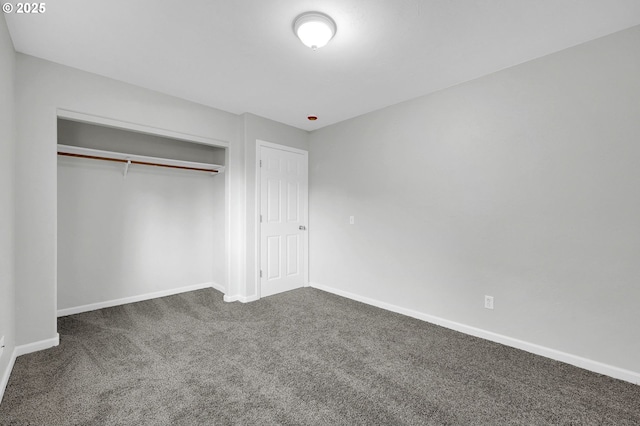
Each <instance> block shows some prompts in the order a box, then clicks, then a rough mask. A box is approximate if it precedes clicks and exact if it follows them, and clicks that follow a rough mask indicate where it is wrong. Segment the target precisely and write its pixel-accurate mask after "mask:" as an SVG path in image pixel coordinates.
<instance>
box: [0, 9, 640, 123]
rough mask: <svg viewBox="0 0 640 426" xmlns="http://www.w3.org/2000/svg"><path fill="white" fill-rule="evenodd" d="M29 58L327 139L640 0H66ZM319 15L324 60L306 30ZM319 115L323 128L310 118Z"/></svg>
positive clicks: (612, 24)
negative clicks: (325, 40)
mask: <svg viewBox="0 0 640 426" xmlns="http://www.w3.org/2000/svg"><path fill="white" fill-rule="evenodd" d="M46 7H47V10H46V12H45V13H44V14H42V15H17V14H15V13H13V14H8V15H5V16H6V19H7V23H8V26H9V30H10V33H11V37H12V39H13V43H14V46H15V48H16V50H17V51H19V52H22V53H26V54H29V55H33V56H37V57H40V58H44V59H48V60H50V61H53V62H58V63H61V64H65V65H68V66H71V67H75V68H79V69H81V70H86V71H90V72H93V73H96V74H100V75H104V76H108V77H111V78H114V79H117V80H121V81H125V82H128V83H132V84H136V85H138V86H142V87H146V88H149V89H153V90H157V91H160V92H164V93H167V94H170V95H174V96H178V97H181V98H184V99H189V100H191V101H195V102H199V103H202V104H205V105H209V106H212V107H215V108H219V109H223V110H226V111H230V112H233V113H236V114H241V113H243V112H251V113H254V114H257V115H260V116H263V117H267V118H270V119H273V120H276V121H280V122H282V123H286V124H289V125H292V126H295V127H299V128H301V129H306V130H313V129H317V128H320V127H323V126H326V125H329V124H332V123H336V122H339V121H342V120H345V119H348V118H351V117H354V116H357V115H361V114H364V113H366V112H369V111H373V110H376V109H379V108H382V107H385V106H388V105H392V104H395V103H398V102H401V101H404V100H407V99H411V98H415V97H417V96H420V95H424V94H428V93H431V92H434V91H436V90H439V89H443V88H445V87H448V86H452V85H455V84H458V83H461V82H464V81H468V80H471V79H474V78H477V77H480V76H482V75H486V74H488V73H492V72H494V71H497V70H500V69H503V68H506V67H510V66H513V65H516V64H519V63H522V62H525V61H528V60H531V59H534V58H537V57H540V56H544V55H547V54H549V53H552V52H556V51H558V50H561V49H565V48H567V47H570V46H574V45H576V44H579V43H583V42H585V41H588V40H592V39H594V38H598V37H601V36H604V35H607V34H610V33H613V32H616V31H619V30H622V29H625V28H629V27H631V26H634V25H638V24H640V1H639V0H322V1H320V0H316V1H313V0H190V1H175V0H174V1H169V0H55V1H49V2H46ZM310 10H318V11H321V12H324V13H326V14H328V15H330V16H331V17H332V18H333V19H334V20H335V21H336V24H337V26H338V31H337V34H336V36H335V37H334V39H333V40H332V41H331V42H330V43H329V44H328V45H327V46H326V47H324V48H322V49H319V50H317V51H315V52H314V51H312V50H311V49H309V48H307V47H305V46H304V45H303V44H302V43H301V42H300V41H299V40H298V39H297V38H296V37H295V35H294V34H293V31H292V24H293V20H294V18H295V17H296V16H297V15H299V14H300V13H302V12H305V11H310ZM310 114H313V115H317V116H318V117H319V119H318V121H316V122H310V121H308V120H307V119H306V117H307V115H310Z"/></svg>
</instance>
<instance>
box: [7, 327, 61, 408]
mask: <svg viewBox="0 0 640 426" xmlns="http://www.w3.org/2000/svg"><path fill="white" fill-rule="evenodd" d="M59 344H60V335H59V334H58V333H56V337H52V338H51V339H45V340H40V341H37V342H33V343H27V344H26V345H20V346H16V347H15V348H13V352H12V353H11V358H10V359H9V365H7V368H6V370H5V371H4V373H3V374H2V379H1V381H0V402H2V397H4V391H5V390H6V389H7V385H8V384H9V377H11V371H13V366H14V365H15V363H16V358H18V357H19V356H20V355H26V354H30V353H32V352H37V351H41V350H44V349H49V348H52V347H54V346H58V345H59Z"/></svg>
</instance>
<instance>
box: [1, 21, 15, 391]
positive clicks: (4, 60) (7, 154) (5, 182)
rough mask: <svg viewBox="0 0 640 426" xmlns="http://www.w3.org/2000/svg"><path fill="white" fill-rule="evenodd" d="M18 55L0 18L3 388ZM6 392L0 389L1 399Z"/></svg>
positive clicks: (10, 342) (10, 314)
mask: <svg viewBox="0 0 640 426" xmlns="http://www.w3.org/2000/svg"><path fill="white" fill-rule="evenodd" d="M14 70H15V52H14V51H13V44H12V43H11V38H10V37H9V32H8V31H7V24H6V22H5V20H4V16H0V336H4V337H5V345H6V347H5V348H4V352H3V354H2V357H0V386H2V380H3V378H4V376H5V372H6V371H7V367H8V365H9V361H10V359H11V354H12V353H13V348H14V346H15V335H14V329H15V321H14V291H15V281H14V266H13V264H14V259H13V248H14V241H13V237H14V234H13V228H14V209H13V206H14V185H13V173H14V168H13V164H14V150H15V144H16V132H15V130H16V128H15V119H14V78H15V73H14ZM1 398H2V389H0V399H1Z"/></svg>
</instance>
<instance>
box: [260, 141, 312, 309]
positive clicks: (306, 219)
mask: <svg viewBox="0 0 640 426" xmlns="http://www.w3.org/2000/svg"><path fill="white" fill-rule="evenodd" d="M263 146H264V147H267V148H273V149H279V150H282V151H288V152H293V153H296V154H302V155H303V156H304V157H305V159H306V160H307V205H306V206H305V207H306V209H305V217H304V222H305V223H306V224H307V225H306V226H307V238H305V240H304V259H303V262H302V263H303V265H304V273H303V278H304V286H305V287H308V286H309V166H308V165H309V151H305V150H303V149H298V148H293V147H290V146H286V145H280V144H277V143H273V142H267V141H264V140H261V139H256V163H255V165H254V166H255V169H254V170H255V174H256V183H255V184H256V186H255V191H254V192H255V206H256V211H255V212H254V220H255V230H256V232H255V244H254V249H255V254H254V258H255V265H254V266H255V273H254V283H255V286H256V298H257V299H261V298H262V283H261V281H260V265H261V263H262V259H261V253H262V251H261V246H260V237H261V236H262V227H261V225H260V211H261V207H262V206H261V205H260V198H261V197H260V196H261V194H262V193H261V188H262V187H261V181H260V180H261V173H260V151H261V148H262V147H263Z"/></svg>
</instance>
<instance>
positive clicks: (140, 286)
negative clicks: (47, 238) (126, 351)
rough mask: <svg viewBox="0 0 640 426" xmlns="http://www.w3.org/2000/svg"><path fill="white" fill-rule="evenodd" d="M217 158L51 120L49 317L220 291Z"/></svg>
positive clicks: (203, 148) (190, 146)
mask: <svg viewBox="0 0 640 426" xmlns="http://www.w3.org/2000/svg"><path fill="white" fill-rule="evenodd" d="M224 165H225V148H223V147H216V146H209V145H204V144H198V143H193V142H187V141H184V140H178V139H172V138H167V137H161V136H156V135H150V134H145V133H138V132H133V131H128V130H123V129H118V128H112V127H106V126H100V125H95V124H89V123H82V122H76V121H71V120H65V119H60V118H59V119H58V236H57V244H58V272H57V274H58V276H57V294H58V296H57V297H58V300H57V305H58V308H57V309H58V316H63V315H69V314H73V313H78V312H84V311H89V310H93V309H99V308H102V307H107V306H115V305H120V304H123V303H129V302H133V301H138V300H145V299H150V298H153V297H158V296H163V295H169V294H175V293H179V292H183V291H189V290H194V289H198V288H205V287H215V288H218V289H219V290H223V289H224V286H225V284H226V283H225V281H226V269H225V179H224Z"/></svg>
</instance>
